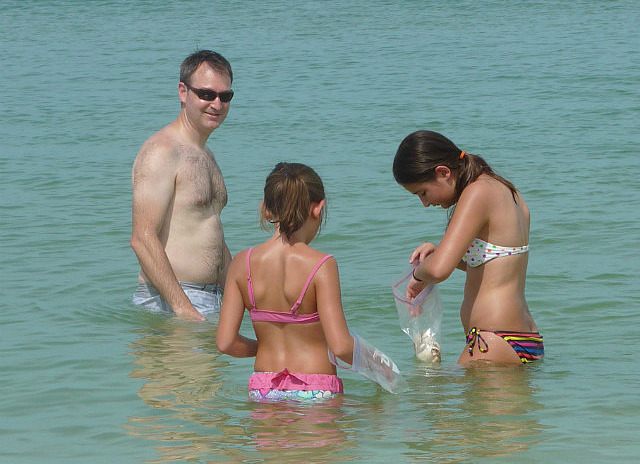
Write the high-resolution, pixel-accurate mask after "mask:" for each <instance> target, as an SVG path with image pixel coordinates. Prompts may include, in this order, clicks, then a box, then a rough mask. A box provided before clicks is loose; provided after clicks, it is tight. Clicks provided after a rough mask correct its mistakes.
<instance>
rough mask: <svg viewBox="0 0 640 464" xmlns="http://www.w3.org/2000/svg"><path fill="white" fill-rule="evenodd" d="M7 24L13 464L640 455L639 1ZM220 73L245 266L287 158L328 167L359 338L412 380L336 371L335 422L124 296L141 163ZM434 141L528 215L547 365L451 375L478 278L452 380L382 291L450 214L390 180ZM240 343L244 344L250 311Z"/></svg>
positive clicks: (310, 7) (232, 233)
mask: <svg viewBox="0 0 640 464" xmlns="http://www.w3.org/2000/svg"><path fill="white" fill-rule="evenodd" d="M2 6H3V7H2V9H1V13H0V26H1V27H0V43H1V44H2V49H1V50H2V52H1V53H2V58H3V60H2V66H1V67H0V73H1V76H2V79H1V82H2V84H0V94H1V95H2V101H3V103H4V107H3V108H4V111H3V112H2V114H1V115H0V136H2V137H1V138H2V140H3V148H2V150H1V151H0V172H1V174H0V175H1V176H2V182H1V183H0V211H1V212H2V221H0V236H1V237H2V241H1V243H0V256H1V257H2V265H1V266H0V270H1V272H2V277H3V278H4V281H5V282H6V285H5V289H4V291H2V292H1V294H2V297H1V298H0V308H1V309H2V311H1V312H0V328H1V330H2V337H0V340H1V341H0V347H2V353H3V355H4V356H3V357H2V360H0V366H1V372H2V373H3V374H4V375H3V381H2V392H3V397H2V400H0V417H2V424H1V425H0V462H11V463H21V462H28V463H33V462H46V463H58V462H60V463H74V462H96V463H98V462H109V463H116V462H118V463H119V462H122V463H131V462H145V463H157V462H223V461H234V462H235V461H250V462H265V461H266V462H270V461H276V460H278V461H279V462H282V461H284V462H335V461H370V462H386V461H389V460H399V461H404V462H411V461H423V460H432V461H437V462H516V461H518V462H534V461H535V462H539V461H545V462H546V461H550V462H602V461H613V462H635V461H637V458H638V456H639V455H640V445H638V442H637V432H638V430H640V420H639V419H638V417H639V416H640V402H639V401H638V394H639V393H640V369H638V366H637V359H638V355H639V354H640V349H639V344H638V341H637V337H636V332H637V328H638V327H639V326H640V318H639V316H638V309H639V305H638V302H639V301H640V286H639V285H638V280H637V279H638V276H639V274H640V273H639V270H640V265H639V264H638V262H639V261H638V259H637V256H638V253H637V251H636V247H635V246H634V243H635V240H636V239H637V237H638V236H640V234H639V232H640V183H639V182H638V179H639V178H638V174H639V173H640V169H639V164H640V163H639V162H638V158H637V156H636V154H637V152H638V148H640V140H639V137H638V123H637V121H638V116H639V115H640V103H639V102H640V98H638V97H639V95H638V94H639V89H640V73H639V67H640V65H639V64H638V63H640V59H639V58H640V56H639V55H640V47H639V46H638V45H639V44H640V41H639V40H638V32H637V24H638V23H639V20H640V6H638V5H636V4H635V3H633V2H628V1H610V2H596V1H587V0H582V1H575V2H561V1H553V0H547V1H542V2H524V1H519V2H509V3H504V2H496V1H489V2H482V3H477V2H469V1H462V2H456V3H455V4H450V3H442V2H415V1H407V2H387V1H380V0H374V1H372V2H366V3H364V2H362V3H360V2H352V3H349V4H348V5H346V4H343V3H341V2H337V1H329V2H307V3H298V2H291V1H284V2H278V3H270V2H260V1H240V2H228V3H218V2H215V3H212V2H205V1H201V0H200V1H177V2H171V3H163V4H160V3H155V2H150V1H147V2H136V3H127V4H124V3H121V2H116V1H113V0H103V1H99V2H98V1H90V2H74V1H71V0H67V1H64V0H60V1H49V0H43V1H38V2H26V3H25V2H18V1H16V0H5V1H3V2H2ZM196 48H211V49H214V50H217V51H219V52H221V53H222V54H223V55H224V56H226V57H227V58H228V59H229V60H230V62H231V64H232V66H233V71H234V83H233V88H234V90H235V92H236V95H235V97H234V99H233V101H232V103H231V110H230V113H229V116H228V118H227V120H226V121H225V123H224V124H223V125H222V127H220V128H219V129H218V130H216V131H215V132H214V133H213V135H212V137H211V138H210V140H209V143H208V145H209V147H210V148H211V149H212V150H213V152H214V153H215V156H216V159H217V160H218V163H219V164H220V166H221V169H222V172H223V174H224V177H225V182H226V184H227V188H228V192H229V203H228V205H227V207H226V208H225V210H224V211H223V215H222V219H223V223H224V228H225V236H226V240H227V242H228V244H229V247H230V248H231V251H232V253H236V252H238V251H240V250H242V249H244V248H247V247H249V246H251V245H255V244H257V243H259V242H260V241H263V240H264V239H265V238H266V237H267V236H266V235H265V233H264V232H263V231H262V230H260V228H259V224H258V206H259V202H260V200H261V194H262V188H263V182H264V178H265V177H266V175H267V173H268V172H269V170H270V169H271V168H272V167H273V165H274V164H275V163H276V162H278V161H300V162H304V163H307V164H309V165H311V166H312V167H314V169H316V170H317V171H318V173H319V174H320V176H321V177H322V178H323V181H324V183H325V188H326V191H327V194H328V206H329V210H328V211H329V212H328V221H327V223H326V226H325V227H323V230H322V233H321V235H320V236H319V237H318V238H317V239H316V240H315V241H314V242H313V244H314V246H315V247H317V248H318V249H320V250H322V251H325V252H328V253H331V254H333V255H335V256H336V259H337V261H338V264H339V267H340V275H341V285H342V293H343V303H344V307H345V313H346V317H347V321H348V323H349V326H350V327H351V328H352V329H353V330H355V331H356V332H358V333H360V334H361V335H362V336H364V337H365V338H366V339H367V340H369V341H371V342H373V343H374V344H376V345H377V346H379V347H380V348H381V349H382V350H383V351H384V352H385V353H387V354H388V355H390V356H391V357H392V358H393V359H394V360H395V361H396V363H397V364H398V366H399V367H400V370H401V371H402V372H403V374H404V376H405V378H406V379H407V381H408V384H409V389H408V391H406V392H404V393H402V394H400V395H390V394H388V393H386V392H385V391H383V390H381V389H379V388H377V387H375V386H374V385H373V384H371V383H368V382H367V381H366V380H364V379H362V378H359V377H358V376H357V375H355V374H352V373H349V372H345V373H342V378H343V380H344V383H345V391H346V394H345V395H344V397H341V398H339V399H336V400H335V401H331V402H329V403H326V404H323V405H312V406H309V405H291V404H284V405H262V404H253V403H249V402H248V401H247V395H246V388H247V385H246V383H247V380H248V377H249V375H250V373H251V371H252V361H251V360H250V359H234V358H230V357H228V356H224V355H220V353H218V352H217V350H216V348H215V331H216V326H215V323H213V322H210V323H204V324H191V323H186V322H182V321H179V320H176V319H175V318H171V317H165V316H159V315H153V314H148V313H145V312H141V311H139V310H137V309H136V308H134V307H133V306H132V305H131V303H130V298H131V295H132V293H133V290H134V288H135V284H136V274H137V269H138V266H137V262H136V259H135V256H134V254H133V253H132V251H131V249H130V248H129V243H128V242H129V234H130V227H131V219H130V202H131V189H130V169H131V164H132V162H133V159H134V157H135V154H136V152H137V150H138V149H139V147H140V145H141V144H142V142H143V141H144V140H145V139H146V138H147V137H148V136H150V135H151V134H153V133H154V132H155V131H157V130H159V129H160V128H162V127H163V126H164V125H165V124H167V123H169V122H170V121H172V120H173V119H174V118H175V117H176V116H177V113H178V111H179V102H178V99H177V92H176V89H177V82H178V68H179V64H180V62H181V61H182V59H183V58H184V57H185V56H186V55H188V54H189V53H191V52H192V51H194V50H195V49H196ZM417 129H431V130H436V131H438V132H441V133H443V134H445V135H446V136H448V137H449V138H451V139H452V140H453V141H454V142H455V143H456V144H457V145H458V146H460V147H461V148H462V149H464V150H466V151H467V152H470V153H476V154H481V155H482V156H483V157H485V159H486V160H487V161H488V162H489V163H490V164H491V166H492V167H494V168H495V169H496V170H497V171H498V172H499V173H500V174H502V175H504V176H505V177H506V178H508V179H509V180H511V181H513V182H514V184H515V185H516V186H517V187H518V188H519V190H520V191H521V192H522V194H523V196H524V198H525V199H526V201H527V203H528V206H529V208H530V210H531V217H532V227H531V235H530V244H531V250H530V257H529V273H528V281H527V301H528V303H529V306H530V308H531V312H532V314H533V317H534V318H535V320H536V323H537V325H538V327H539V329H540V331H541V333H542V334H543V336H544V339H545V350H546V358H545V360H544V362H542V363H540V364H537V365H535V366H529V367H528V368H526V369H515V370H514V369H505V368H500V367H486V368H480V369H463V368H461V367H459V366H457V365H456V360H457V357H458V355H459V353H460V351H461V350H462V348H463V343H464V334H463V333H462V329H461V327H460V321H459V318H458V308H459V305H460V302H461V294H462V286H463V284H464V276H463V275H462V273H459V272H456V273H454V275H452V277H451V278H450V279H448V280H447V281H446V282H444V283H442V284H440V294H441V297H442V301H443V305H444V308H445V311H444V315H443V320H442V334H441V337H442V340H441V341H442V355H443V359H442V363H441V364H440V365H436V366H425V365H423V364H420V363H418V362H417V361H416V360H415V358H414V356H413V352H412V345H411V342H410V340H409V339H408V337H407V336H406V335H405V334H404V333H402V331H401V330H400V327H399V325H398V318H397V313H396V310H395V305H394V303H393V298H392V296H391V288H390V285H391V281H392V280H393V279H394V278H395V277H397V275H399V274H400V273H401V272H402V271H403V270H404V269H405V268H406V265H407V260H408V256H409V254H410V253H411V251H412V250H413V248H414V247H415V246H416V245H417V244H419V243H420V242H422V241H424V240H429V241H434V242H437V241H438V240H439V238H440V237H441V236H442V233H443V230H444V228H445V226H446V212H445V211H442V210H432V209H431V208H430V209H428V210H425V209H424V208H422V207H421V205H420V203H419V202H418V201H417V200H416V199H415V198H413V197H412V196H410V195H408V194H407V193H406V192H405V191H404V190H403V189H402V188H400V187H398V186H397V185H396V184H395V182H394V180H393V176H392V174H391V160H392V159H393V155H394V153H395V150H396V148H397V146H398V144H399V142H400V141H401V140H402V139H403V138H404V136H406V135H407V134H408V133H410V132H412V131H414V130H417ZM242 330H243V333H245V334H247V335H251V334H252V330H251V326H250V324H249V323H248V322H247V321H245V323H244V324H243V329H242Z"/></svg>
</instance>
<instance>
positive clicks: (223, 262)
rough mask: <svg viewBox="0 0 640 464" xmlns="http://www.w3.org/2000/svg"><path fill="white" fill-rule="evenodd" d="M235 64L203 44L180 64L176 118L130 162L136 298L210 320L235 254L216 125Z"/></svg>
mask: <svg viewBox="0 0 640 464" xmlns="http://www.w3.org/2000/svg"><path fill="white" fill-rule="evenodd" d="M232 81H233V74H232V72H231V65H230V64H229V62H228V61H227V60H226V59H225V58H224V57H222V55H220V54H218V53H215V52H212V51H209V50H201V51H198V52H196V53H193V54H192V55H190V56H188V57H187V58H186V59H185V60H184V61H183V62H182V65H181V67H180V83H179V84H178V95H179V97H180V103H181V109H180V114H179V115H178V118H177V119H176V120H175V121H173V122H172V123H170V124H169V125H168V126H166V127H165V128H163V129H162V130H160V131H159V132H157V133H156V134H154V135H152V136H151V137H149V139H147V140H146V141H145V143H144V144H143V145H142V148H141V149H140V151H139V152H138V155H137V156H136V159H135V161H134V163H133V169H132V185H133V207H132V234H131V247H132V248H133V250H134V252H135V254H136V256H137V257H138V261H139V262H140V274H139V277H138V288H137V289H136V292H135V294H134V297H133V303H134V304H137V305H144V306H145V307H147V308H148V309H150V310H152V311H162V310H165V311H171V310H172V311H173V312H174V313H175V314H176V315H177V316H178V317H180V318H182V319H186V320H196V321H205V320H206V318H205V317H204V314H206V313H215V312H217V311H218V310H219V309H220V302H221V298H222V290H223V289H224V282H225V278H226V275H227V269H228V267H229V263H230V261H231V253H230V252H229V248H228V247H227V245H226V243H225V241H224V233H223V231H222V222H221V220H220V213H221V211H222V208H224V206H225V205H226V203H227V189H226V186H225V184H224V180H223V179H222V173H221V172H220V168H219V167H218V164H217V163H216V160H215V158H214V156H213V153H212V152H211V151H210V150H209V149H208V148H207V147H206V142H207V139H208V138H209V136H210V135H211V133H212V132H213V131H214V130H215V129H217V128H218V127H219V126H220V125H221V124H222V122H223V121H224V120H225V118H226V117H227V113H228V112H229V106H230V101H231V98H232V97H233V91H232V90H231V83H232Z"/></svg>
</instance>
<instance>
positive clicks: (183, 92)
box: [178, 82, 188, 106]
mask: <svg viewBox="0 0 640 464" xmlns="http://www.w3.org/2000/svg"><path fill="white" fill-rule="evenodd" d="M187 90H188V89H187V86H186V85H184V82H178V97H180V104H181V105H182V106H184V105H185V103H186V102H187Z"/></svg>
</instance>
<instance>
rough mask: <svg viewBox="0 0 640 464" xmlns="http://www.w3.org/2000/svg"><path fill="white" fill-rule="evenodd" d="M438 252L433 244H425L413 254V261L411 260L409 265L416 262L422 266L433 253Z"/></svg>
mask: <svg viewBox="0 0 640 464" xmlns="http://www.w3.org/2000/svg"><path fill="white" fill-rule="evenodd" d="M434 251H436V246H435V245H434V244H433V243H431V242H424V243H423V244H422V245H420V246H419V247H418V248H416V249H415V250H414V251H413V253H412V254H411V259H409V264H413V263H415V262H416V261H417V262H418V264H420V263H421V262H422V261H424V259H425V258H426V257H427V256H429V255H430V254H431V253H433V252H434Z"/></svg>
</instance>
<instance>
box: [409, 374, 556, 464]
mask: <svg viewBox="0 0 640 464" xmlns="http://www.w3.org/2000/svg"><path fill="white" fill-rule="evenodd" d="M534 372H535V371H533V370H532V369H531V366H528V367H522V368H521V367H517V368H513V367H511V366H496V365H488V364H484V365H481V364H475V365H474V366H473V367H467V368H462V367H456V368H455V370H453V371H451V372H449V374H450V375H443V374H444V372H442V370H441V369H438V368H426V369H424V370H423V374H424V375H425V376H426V377H427V378H428V381H429V385H430V387H429V388H428V389H427V392H428V393H429V394H427V395H425V396H424V397H423V407H424V408H425V413H426V416H427V423H426V424H425V428H424V429H422V430H416V431H415V433H423V434H424V431H425V430H428V431H429V437H428V440H426V441H425V440H423V443H422V446H421V445H420V444H419V443H420V442H419V441H418V440H415V441H414V442H413V443H408V445H409V446H410V447H411V448H414V449H416V450H418V449H419V450H421V451H428V454H429V455H432V456H434V457H438V458H439V459H442V458H443V457H444V456H446V457H447V460H450V461H458V460H463V461H466V460H468V459H470V458H472V459H486V458H498V457H504V456H515V455H518V454H520V453H523V452H525V451H527V450H528V449H529V447H530V446H532V445H533V444H535V443H537V442H538V441H539V440H536V439H535V436H536V435H538V434H540V433H541V432H542V431H543V428H544V427H543V426H542V425H541V424H540V423H539V422H538V421H537V420H535V419H534V418H533V417H535V414H534V413H535V411H537V410H539V409H542V408H543V406H541V405H540V404H539V403H537V402H536V400H535V399H534V394H533V393H534V392H533V387H532V386H531V379H532V374H534ZM424 438H426V437H424ZM445 450H446V451H445ZM421 455H422V456H423V457H424V454H421Z"/></svg>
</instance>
